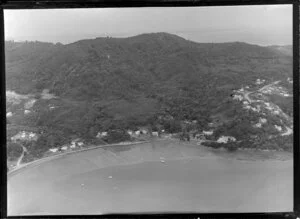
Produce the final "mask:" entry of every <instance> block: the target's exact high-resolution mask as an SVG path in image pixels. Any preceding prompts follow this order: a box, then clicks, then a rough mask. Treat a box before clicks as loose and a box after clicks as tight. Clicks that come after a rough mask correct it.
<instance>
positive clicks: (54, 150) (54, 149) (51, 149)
mask: <svg viewBox="0 0 300 219" xmlns="http://www.w3.org/2000/svg"><path fill="white" fill-rule="evenodd" d="M49 151H51V152H53V153H55V152H57V151H58V148H50V149H49Z"/></svg>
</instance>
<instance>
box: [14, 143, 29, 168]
mask: <svg viewBox="0 0 300 219" xmlns="http://www.w3.org/2000/svg"><path fill="white" fill-rule="evenodd" d="M20 146H21V147H22V149H23V151H22V154H21V156H20V157H19V159H18V161H17V164H16V167H19V166H20V164H21V162H22V160H23V157H24V155H25V152H26V153H27V152H28V150H27V148H25V147H24V146H23V145H20Z"/></svg>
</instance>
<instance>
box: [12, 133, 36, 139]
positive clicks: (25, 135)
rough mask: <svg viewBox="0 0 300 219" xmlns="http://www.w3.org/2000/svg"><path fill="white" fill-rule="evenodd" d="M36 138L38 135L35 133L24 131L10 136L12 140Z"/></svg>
mask: <svg viewBox="0 0 300 219" xmlns="http://www.w3.org/2000/svg"><path fill="white" fill-rule="evenodd" d="M37 139H38V136H37V134H36V133H33V132H26V131H21V132H19V133H18V134H16V135H14V136H13V137H11V140H12V141H18V140H19V141H36V140H37Z"/></svg>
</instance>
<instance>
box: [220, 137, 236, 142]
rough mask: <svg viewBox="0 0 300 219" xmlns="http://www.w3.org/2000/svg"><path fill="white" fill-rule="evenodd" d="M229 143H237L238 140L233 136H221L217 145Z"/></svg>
mask: <svg viewBox="0 0 300 219" xmlns="http://www.w3.org/2000/svg"><path fill="white" fill-rule="evenodd" d="M228 141H233V142H235V141H236V138H235V137H232V136H221V137H220V138H219V139H218V140H217V143H225V144H226V143H228Z"/></svg>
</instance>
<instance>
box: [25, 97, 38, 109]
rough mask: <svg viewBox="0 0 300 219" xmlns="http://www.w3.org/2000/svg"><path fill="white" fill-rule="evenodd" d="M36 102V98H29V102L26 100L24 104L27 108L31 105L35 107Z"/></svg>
mask: <svg viewBox="0 0 300 219" xmlns="http://www.w3.org/2000/svg"><path fill="white" fill-rule="evenodd" d="M35 102H36V100H35V99H32V100H29V101H28V102H26V103H25V104H24V107H25V109H30V108H31V107H33V105H34V103H35Z"/></svg>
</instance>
